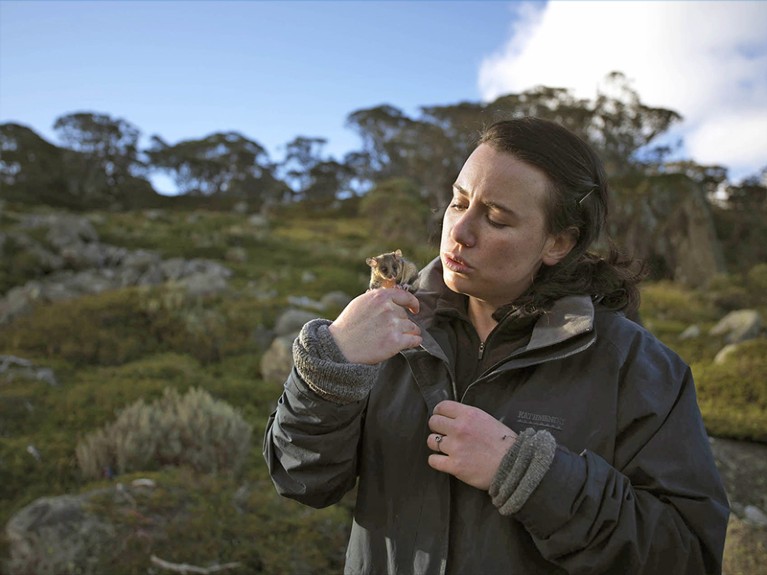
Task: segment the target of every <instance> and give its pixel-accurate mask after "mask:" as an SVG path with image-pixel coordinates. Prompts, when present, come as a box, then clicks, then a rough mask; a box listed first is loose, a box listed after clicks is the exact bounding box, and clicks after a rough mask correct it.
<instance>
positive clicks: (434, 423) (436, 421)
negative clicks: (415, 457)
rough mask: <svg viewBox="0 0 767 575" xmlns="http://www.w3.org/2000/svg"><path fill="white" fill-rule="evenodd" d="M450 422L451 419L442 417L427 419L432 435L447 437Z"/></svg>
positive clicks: (433, 416)
mask: <svg viewBox="0 0 767 575" xmlns="http://www.w3.org/2000/svg"><path fill="white" fill-rule="evenodd" d="M452 421H453V420H452V419H450V418H449V417H445V416H444V415H432V416H431V417H430V418H429V429H431V430H432V431H433V432H434V433H441V434H442V435H448V434H449V433H450V425H451V423H452Z"/></svg>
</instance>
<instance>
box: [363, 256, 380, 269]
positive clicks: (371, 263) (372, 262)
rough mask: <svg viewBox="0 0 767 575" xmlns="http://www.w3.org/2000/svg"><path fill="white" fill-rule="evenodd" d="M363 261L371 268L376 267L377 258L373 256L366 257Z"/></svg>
mask: <svg viewBox="0 0 767 575" xmlns="http://www.w3.org/2000/svg"><path fill="white" fill-rule="evenodd" d="M365 263H366V264H367V265H369V266H370V267H371V268H377V267H378V260H376V259H374V258H368V259H366V260H365Z"/></svg>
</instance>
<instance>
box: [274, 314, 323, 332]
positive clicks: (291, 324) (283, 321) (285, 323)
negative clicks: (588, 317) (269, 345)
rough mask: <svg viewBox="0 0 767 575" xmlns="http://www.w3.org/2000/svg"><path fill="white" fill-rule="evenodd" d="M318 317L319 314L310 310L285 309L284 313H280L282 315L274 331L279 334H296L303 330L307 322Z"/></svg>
mask: <svg viewBox="0 0 767 575" xmlns="http://www.w3.org/2000/svg"><path fill="white" fill-rule="evenodd" d="M316 317H317V314H315V313H312V312H309V311H304V310H298V309H288V310H286V311H284V312H283V313H282V315H280V317H279V318H278V319H277V323H276V324H275V326H274V331H275V332H276V333H277V335H278V336H284V335H291V334H292V335H294V336H295V334H297V333H298V332H299V331H300V330H301V328H302V327H303V326H304V324H305V323H306V322H308V321H311V320H313V319H315V318H316Z"/></svg>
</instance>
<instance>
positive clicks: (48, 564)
mask: <svg viewBox="0 0 767 575" xmlns="http://www.w3.org/2000/svg"><path fill="white" fill-rule="evenodd" d="M103 491H105V490H101V492H103ZM95 493H98V492H96V491H94V492H91V493H89V494H85V495H77V496H74V495H62V496H59V497H41V498H40V499H37V500H35V501H33V502H32V503H31V504H29V505H27V506H26V507H24V508H22V509H21V510H20V511H19V512H18V513H16V514H15V515H14V516H13V517H12V518H11V520H10V521H9V522H8V524H7V525H6V528H5V534H6V538H7V541H8V548H9V552H10V553H9V554H10V559H9V561H8V563H7V565H6V568H7V570H8V575H24V574H27V573H35V574H36V575H61V574H66V573H82V574H84V575H96V573H97V572H96V570H95V569H96V563H97V562H98V559H99V556H100V555H101V554H102V553H104V552H105V551H108V550H109V548H110V546H111V544H113V543H114V538H115V530H114V527H113V526H112V525H110V524H109V523H106V522H104V521H102V520H101V519H99V518H98V517H96V516H94V515H92V514H91V513H89V512H88V510H87V505H86V504H87V501H88V499H89V498H90V497H92V496H93V495H94V494H95Z"/></svg>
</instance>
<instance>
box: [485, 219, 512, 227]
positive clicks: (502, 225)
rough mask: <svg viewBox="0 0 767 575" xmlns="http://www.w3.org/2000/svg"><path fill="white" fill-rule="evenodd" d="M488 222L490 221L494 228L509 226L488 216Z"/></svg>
mask: <svg viewBox="0 0 767 575" xmlns="http://www.w3.org/2000/svg"><path fill="white" fill-rule="evenodd" d="M487 222H488V223H489V224H490V225H491V226H493V227H494V228H498V229H500V228H505V227H507V226H506V224H502V223H501V222H494V221H493V220H491V219H490V218H487Z"/></svg>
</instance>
